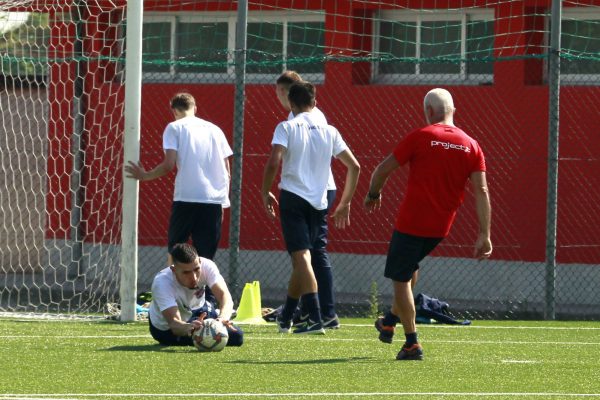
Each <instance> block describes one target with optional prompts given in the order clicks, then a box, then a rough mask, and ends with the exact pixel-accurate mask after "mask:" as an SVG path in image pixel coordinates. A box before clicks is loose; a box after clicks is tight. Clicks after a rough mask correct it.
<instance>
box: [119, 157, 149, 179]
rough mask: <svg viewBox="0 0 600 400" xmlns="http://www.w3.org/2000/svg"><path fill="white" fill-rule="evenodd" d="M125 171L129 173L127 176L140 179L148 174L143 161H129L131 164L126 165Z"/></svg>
mask: <svg viewBox="0 0 600 400" xmlns="http://www.w3.org/2000/svg"><path fill="white" fill-rule="evenodd" d="M124 169H125V172H126V173H128V174H129V175H126V176H127V178H133V179H137V180H138V181H143V180H144V177H145V176H146V170H145V169H144V167H143V166H142V162H141V161H138V162H137V163H134V162H133V161H129V165H126V166H125V168H124Z"/></svg>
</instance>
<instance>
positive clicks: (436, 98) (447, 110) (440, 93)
mask: <svg viewBox="0 0 600 400" xmlns="http://www.w3.org/2000/svg"><path fill="white" fill-rule="evenodd" d="M423 108H424V110H425V117H426V118H427V122H428V123H430V124H435V123H438V122H444V123H446V124H449V125H452V124H453V121H452V120H453V118H452V117H453V115H454V101H453V100H452V95H451V94H450V92H449V91H447V90H446V89H440V88H436V89H432V90H430V91H429V92H427V94H426V95H425V99H424V100H423Z"/></svg>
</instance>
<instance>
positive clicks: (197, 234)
mask: <svg viewBox="0 0 600 400" xmlns="http://www.w3.org/2000/svg"><path fill="white" fill-rule="evenodd" d="M222 216H223V207H222V206H221V205H220V204H207V203H190V202H185V201H174V202H173V206H172V207H171V219H170V221H169V252H170V251H171V249H172V248H173V246H175V245H176V244H177V243H186V242H187V241H188V240H189V239H190V236H191V237H192V243H193V244H194V248H195V249H196V251H197V252H198V255H199V256H200V257H204V258H208V259H209V260H213V259H214V258H215V254H216V253H217V248H218V247H219V241H220V240H221V219H222Z"/></svg>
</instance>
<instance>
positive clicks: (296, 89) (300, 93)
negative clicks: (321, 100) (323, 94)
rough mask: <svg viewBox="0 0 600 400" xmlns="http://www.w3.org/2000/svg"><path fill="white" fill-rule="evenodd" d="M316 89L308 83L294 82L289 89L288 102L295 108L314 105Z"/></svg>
mask: <svg viewBox="0 0 600 400" xmlns="http://www.w3.org/2000/svg"><path fill="white" fill-rule="evenodd" d="M316 91H317V89H316V88H315V86H314V85H313V84H312V83H310V82H296V83H294V84H293V85H292V86H291V87H290V92H289V93H288V100H289V101H290V103H291V104H293V105H295V106H296V107H300V108H302V107H307V106H312V105H314V102H315V93H316Z"/></svg>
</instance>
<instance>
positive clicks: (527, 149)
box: [48, 0, 600, 263]
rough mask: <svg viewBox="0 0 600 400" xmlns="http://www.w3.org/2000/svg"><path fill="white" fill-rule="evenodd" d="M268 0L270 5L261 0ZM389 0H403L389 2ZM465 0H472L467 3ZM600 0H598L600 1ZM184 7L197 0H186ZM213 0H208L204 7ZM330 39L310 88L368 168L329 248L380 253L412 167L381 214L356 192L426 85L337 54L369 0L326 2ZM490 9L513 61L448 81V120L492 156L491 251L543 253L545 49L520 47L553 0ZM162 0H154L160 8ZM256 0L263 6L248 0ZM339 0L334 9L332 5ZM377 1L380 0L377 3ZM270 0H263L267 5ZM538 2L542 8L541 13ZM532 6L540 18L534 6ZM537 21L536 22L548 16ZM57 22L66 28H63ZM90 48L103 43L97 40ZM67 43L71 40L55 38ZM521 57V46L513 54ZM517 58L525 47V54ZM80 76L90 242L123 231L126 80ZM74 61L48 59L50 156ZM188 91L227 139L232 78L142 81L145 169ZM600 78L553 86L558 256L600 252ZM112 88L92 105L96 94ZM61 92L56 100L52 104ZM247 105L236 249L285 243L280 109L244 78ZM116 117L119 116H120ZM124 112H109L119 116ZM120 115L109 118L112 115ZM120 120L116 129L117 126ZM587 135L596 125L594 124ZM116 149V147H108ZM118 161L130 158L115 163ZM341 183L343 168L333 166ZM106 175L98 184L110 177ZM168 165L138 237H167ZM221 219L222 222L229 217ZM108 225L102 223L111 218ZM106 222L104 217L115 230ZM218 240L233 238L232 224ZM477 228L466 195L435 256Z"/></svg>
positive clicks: (54, 203) (54, 207)
mask: <svg viewBox="0 0 600 400" xmlns="http://www.w3.org/2000/svg"><path fill="white" fill-rule="evenodd" d="M99 3H102V2H99ZM265 3H266V4H268V3H269V2H265ZM281 3H282V2H281V1H279V2H278V5H280V6H286V5H289V6H293V5H296V6H299V7H301V8H311V7H312V8H315V9H319V8H322V6H321V2H320V1H293V0H289V1H288V2H283V3H285V4H283V5H282V4H281ZM386 3H388V4H389V5H390V6H392V5H394V4H398V3H399V2H394V1H387V2H386ZM466 3H469V4H466ZM596 3H600V2H596ZM186 4H188V5H189V7H191V8H190V10H189V11H192V9H193V7H194V5H193V3H191V2H189V3H186ZM206 4H207V3H204V2H202V5H201V6H202V8H203V9H204V7H205V6H206ZM209 4H211V7H214V9H220V10H230V9H231V7H232V5H231V3H230V2H214V3H209ZM324 4H325V5H326V7H325V8H326V11H327V12H328V13H327V15H326V19H325V25H326V30H327V34H326V38H325V40H326V46H327V48H328V49H329V55H331V56H335V57H338V59H337V60H335V59H334V60H332V61H328V62H327V63H326V67H325V81H324V83H323V84H321V85H319V86H318V88H317V89H318V90H317V92H318V94H317V97H318V105H319V108H321V109H322V110H323V111H324V112H325V114H326V115H327V117H328V119H329V121H330V123H331V124H333V125H335V126H336V127H338V129H339V130H340V132H342V135H343V136H344V138H345V140H346V141H347V142H348V144H349V145H350V147H351V148H352V150H353V152H354V153H355V155H356V156H357V158H358V160H359V161H360V163H361V165H362V175H361V179H360V184H359V188H358V192H357V195H356V199H355V201H354V203H353V210H352V221H353V222H352V225H351V227H350V228H349V229H346V230H344V231H335V230H332V232H331V234H330V240H331V243H330V247H329V248H330V250H331V251H333V252H345V253H362V254H383V253H385V251H386V249H387V242H388V240H389V237H390V233H391V228H392V221H393V218H394V214H395V210H396V207H397V203H398V201H399V199H400V198H401V196H402V190H403V189H402V188H403V185H404V183H405V177H406V172H405V171H401V172H400V173H398V174H397V175H396V176H395V177H394V178H393V179H391V180H390V182H389V183H388V186H387V187H386V189H385V191H384V200H385V202H384V206H383V208H382V210H381V212H380V213H379V214H376V215H366V214H365V213H364V211H363V210H362V208H361V200H362V197H363V196H364V194H365V193H366V190H367V186H368V180H369V176H370V174H371V172H372V171H373V169H374V168H375V166H376V165H377V164H378V163H379V162H380V161H381V160H382V159H383V158H384V157H385V156H386V155H387V154H389V152H390V151H391V149H392V147H393V145H394V144H395V143H397V141H398V140H400V139H401V138H402V137H403V135H405V134H406V133H407V132H409V131H411V130H413V129H415V128H418V127H419V126H421V125H422V124H423V117H422V110H421V104H422V98H423V96H424V94H425V93H426V92H427V91H428V90H429V89H431V88H432V87H433V86H417V85H415V86H406V85H375V84H370V83H369V76H370V64H369V63H364V62H356V63H353V62H342V60H343V57H345V56H356V55H365V54H368V52H369V51H370V50H371V48H370V46H371V41H370V39H369V38H370V34H371V26H370V23H369V22H368V21H366V20H364V19H361V18H358V17H367V16H369V15H370V14H371V13H372V12H373V10H374V9H375V5H373V3H372V2H362V1H349V0H348V1H336V2H330V1H326V2H324ZM477 4H478V2H477V1H475V0H473V1H471V2H464V1H447V2H444V1H441V2H440V1H433V0H432V1H429V2H428V1H421V0H419V1H416V0H415V1H408V2H403V5H404V6H407V7H412V6H415V7H419V8H421V7H431V8H435V7H439V8H446V7H467V6H476V5H477ZM492 5H493V7H494V12H495V16H496V23H495V33H496V42H495V47H496V48H497V49H498V50H497V51H496V53H495V56H497V57H507V58H509V59H507V60H505V61H500V62H496V63H495V67H494V83H493V84H491V85H485V86H462V85H444V87H446V88H448V89H449V90H450V91H451V92H452V94H453V96H454V100H455V104H456V106H457V114H456V123H457V125H459V126H460V127H461V128H463V129H464V130H465V131H467V132H468V133H469V134H471V135H472V136H473V137H475V138H476V139H477V140H478V141H479V142H480V144H481V145H482V147H483V149H484V152H485V154H486V159H487V165H488V181H489V186H490V190H491V196H492V205H493V214H494V216H493V228H492V229H493V240H494V245H495V251H494V258H497V259H504V260H519V261H543V260H544V259H545V237H546V236H545V235H546V194H547V189H546V187H547V173H546V171H547V153H548V87H547V85H545V84H544V83H543V68H544V63H543V61H541V60H540V59H539V58H535V57H532V58H526V57H527V56H530V55H535V54H539V53H540V52H541V51H542V47H543V46H542V44H543V42H542V41H543V39H544V38H543V35H542V34H540V33H539V31H540V30H542V29H543V27H542V26H541V25H540V24H542V22H543V19H541V18H539V15H540V13H539V11H540V10H543V9H544V8H546V7H549V5H550V1H511V2H494V3H492ZM153 7H157V8H160V9H161V10H165V9H164V6H161V4H160V3H159V2H152V1H147V2H146V9H147V10H150V9H152V8H153ZM161 7H162V8H161ZM256 7H258V6H256ZM333 7H335V14H334V13H333V11H334V10H333ZM377 7H379V6H377ZM260 8H261V9H263V10H265V9H266V8H267V7H266V6H261V7H260ZM533 11H536V12H535V13H534V12H533ZM114 12H115V11H114V10H113V11H111V12H110V13H109V12H104V13H102V16H101V17H100V20H99V23H97V24H94V25H93V26H90V27H89V32H88V36H89V37H90V38H93V37H94V35H95V34H98V35H101V36H102V35H103V28H102V27H103V26H104V24H103V23H102V22H103V19H104V21H106V19H110V18H114V17H115V16H114V14H111V13H114ZM535 15H537V17H536V16H535ZM542 25H543V24H542ZM56 29H69V27H64V28H60V27H57V28H56ZM87 43H88V45H89V46H90V51H96V52H101V51H106V50H102V49H105V46H106V45H105V44H103V45H102V46H100V48H96V47H94V43H95V42H94V40H93V39H90V40H89V41H88V42H87ZM61 46H64V47H63V48H64V49H65V51H66V50H68V48H69V47H68V45H61ZM519 57H521V58H520V59H519ZM523 57H525V58H523ZM90 68H91V69H90V74H89V76H88V78H87V82H88V86H89V87H90V88H91V89H90V90H89V91H88V93H89V97H87V100H88V101H89V104H90V105H93V106H92V107H89V111H88V114H87V115H86V121H87V128H88V129H89V130H90V135H89V142H88V144H87V148H86V159H87V160H89V161H88V166H89V168H88V169H87V171H88V174H87V178H86V179H87V181H88V184H89V186H88V188H87V190H86V193H87V196H86V207H85V215H86V220H87V221H88V223H87V230H86V232H87V238H88V240H90V241H96V240H100V241H104V240H107V237H108V236H107V233H106V232H107V231H108V232H110V233H111V235H110V237H112V238H119V235H118V232H117V231H115V229H116V230H118V228H114V226H118V224H116V225H115V224H114V223H113V222H114V219H119V218H120V215H119V212H118V210H119V208H120V204H119V190H120V189H119V186H118V184H119V183H120V176H121V167H122V164H121V163H119V162H115V163H112V164H110V165H108V166H106V165H105V164H103V163H102V162H101V160H102V159H103V158H104V156H103V154H104V153H105V152H106V151H115V150H116V149H120V144H119V140H120V137H119V132H118V131H116V130H115V131H114V132H108V133H107V132H106V115H112V118H114V119H117V120H118V119H119V118H122V112H123V108H122V105H123V104H122V99H123V93H122V92H123V89H122V88H121V87H120V86H119V85H117V84H115V83H114V82H113V81H111V79H109V78H110V76H111V74H112V73H114V71H113V70H111V69H110V66H108V65H104V66H103V65H101V64H98V65H96V64H94V65H91V66H90ZM69 73H72V71H69V70H68V68H67V70H65V67H64V66H63V67H56V68H54V69H53V71H52V75H51V89H52V91H53V94H52V96H51V100H52V101H53V103H52V104H53V110H52V118H51V120H52V125H51V128H50V133H49V135H50V139H51V149H50V150H51V154H55V153H57V152H61V151H62V152H64V146H65V145H66V142H65V141H67V139H68V137H69V126H68V125H69V124H70V122H69V118H68V117H67V116H68V110H69V105H70V102H69V99H70V98H71V94H70V93H71V92H70V90H71V89H69V88H62V85H63V83H62V81H61V80H59V78H61V77H62V78H64V76H65V74H67V75H68V74H69ZM181 90H186V91H189V92H190V93H192V94H193V95H194V96H195V98H196V101H197V103H198V115H199V116H200V117H202V118H205V119H208V120H210V121H212V122H214V123H216V124H217V125H219V126H220V127H221V128H222V129H223V130H224V131H225V133H226V135H227V136H228V139H229V140H230V143H233V119H232V116H233V99H234V88H233V86H232V85H214V84H184V85H181V84H158V83H156V84H151V83H146V84H144V85H143V90H142V96H143V97H142V116H141V121H142V132H141V152H140V154H141V159H142V162H143V163H144V165H145V166H146V167H152V166H154V165H156V164H157V163H158V162H160V160H161V159H162V154H163V153H162V146H161V143H162V141H161V135H162V130H163V128H164V126H165V125H166V124H167V123H168V122H170V120H171V115H170V111H169V109H168V102H169V99H170V97H171V96H172V94H174V93H175V92H177V91H181ZM599 96H600V86H563V87H562V88H561V111H560V112H561V122H560V135H561V136H560V153H561V164H560V175H559V199H558V202H559V207H560V208H559V215H558V227H559V230H558V242H559V249H558V259H559V262H581V263H600V246H599V245H598V238H599V237H600V217H599V216H600V209H598V208H599V206H598V204H600V193H598V192H594V189H593V188H594V187H600V185H598V183H600V182H598V180H599V178H598V176H600V165H599V163H598V161H597V160H596V159H595V155H597V154H599V153H600V140H598V136H597V132H598V128H600V110H599V109H598V105H597V103H598V102H597V99H598V98H599ZM107 98H109V99H111V101H110V102H106V103H102V102H100V105H97V104H96V102H97V100H98V99H107ZM56 100H60V101H58V102H57V101H56ZM245 106H246V111H245V116H244V121H245V130H244V155H243V162H244V165H243V168H244V169H243V189H242V226H241V247H242V248H243V249H260V250H280V249H283V243H282V241H281V235H280V230H279V226H278V224H277V223H273V222H271V221H269V220H268V219H267V217H266V215H265V212H264V211H263V210H262V205H261V202H260V198H259V195H258V190H259V187H260V182H261V179H262V168H263V166H264V162H265V161H266V158H267V155H268V152H269V150H270V140H271V137H272V132H273V130H274V128H275V126H276V124H277V123H278V122H280V121H281V120H283V119H284V118H285V117H286V113H285V112H283V110H281V109H280V106H279V104H278V103H277V100H276V98H275V96H274V88H273V83H272V82H268V83H265V84H263V85H261V84H250V85H248V86H247V88H246V104H245ZM120 123H121V124H122V122H120ZM118 124H119V122H117V125H118ZM111 126H114V123H113V125H111ZM113 130H114V128H113ZM593 132H595V133H596V134H594V133H593ZM109 149H110V150H109ZM61 159H62V160H63V161H61V162H60V163H56V160H55V159H54V158H52V157H51V158H50V160H51V161H50V162H49V165H48V169H49V173H50V183H51V184H50V193H49V195H48V211H49V215H50V219H49V229H48V232H49V235H52V236H55V237H59V236H61V235H65V236H66V235H68V230H69V228H68V226H69V224H68V222H69V220H68V214H69V206H68V204H69V199H68V195H67V193H68V184H67V183H68V174H66V173H65V170H69V158H68V157H62V158H61ZM120 161H126V160H120ZM334 173H335V174H336V178H337V179H336V181H337V182H338V186H340V187H341V184H342V182H343V170H342V169H340V168H339V166H337V165H336V166H334ZM108 181H110V182H112V183H111V184H110V185H108V186H107V185H106V182H108ZM172 182H173V176H170V177H169V178H163V179H162V180H159V181H153V182H144V183H142V184H141V186H140V227H139V238H140V244H141V245H157V246H164V245H166V229H167V222H168V216H169V212H170V202H171V197H172ZM224 226H226V227H228V221H225V224H224ZM107 227H108V228H107ZM111 227H112V228H111ZM227 230H228V229H227V228H226V229H225V235H224V238H223V240H222V242H221V245H222V246H223V247H226V246H227V240H228V232H227ZM475 236H476V218H475V215H474V208H473V200H472V198H471V197H468V198H467V200H466V204H465V206H463V208H462V209H461V211H460V212H459V216H458V218H457V221H456V224H455V226H454V228H453V230H452V233H451V235H450V237H449V238H448V239H447V240H446V241H445V242H444V245H443V246H441V247H440V248H439V249H438V250H437V251H436V253H435V254H436V255H439V256H454V257H458V256H464V257H468V256H470V254H471V251H472V250H471V249H472V247H471V246H472V242H473V240H474V239H475Z"/></svg>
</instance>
